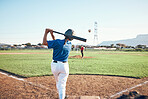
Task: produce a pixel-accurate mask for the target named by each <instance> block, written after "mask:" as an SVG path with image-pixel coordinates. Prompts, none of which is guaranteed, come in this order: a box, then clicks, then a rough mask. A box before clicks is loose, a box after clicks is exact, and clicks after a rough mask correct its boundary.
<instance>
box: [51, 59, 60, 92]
mask: <svg viewBox="0 0 148 99" xmlns="http://www.w3.org/2000/svg"><path fill="white" fill-rule="evenodd" d="M51 71H52V73H53V75H54V77H55V80H56V87H57V90H58V77H59V69H58V63H54V62H52V63H51Z"/></svg>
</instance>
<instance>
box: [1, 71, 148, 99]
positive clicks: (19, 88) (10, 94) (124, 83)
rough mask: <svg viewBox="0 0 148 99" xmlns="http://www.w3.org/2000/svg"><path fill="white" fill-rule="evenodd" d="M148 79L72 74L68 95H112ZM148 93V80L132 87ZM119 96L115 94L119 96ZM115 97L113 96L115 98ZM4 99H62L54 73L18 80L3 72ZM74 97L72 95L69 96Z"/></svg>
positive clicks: (142, 92)
mask: <svg viewBox="0 0 148 99" xmlns="http://www.w3.org/2000/svg"><path fill="white" fill-rule="evenodd" d="M145 81H148V78H143V79H135V78H125V77H115V76H100V75H69V78H68V81H67V90H66V94H67V95H68V96H72V97H73V96H100V97H101V99H102V98H110V96H112V95H114V94H116V93H118V92H121V91H123V90H126V89H127V88H131V87H133V86H136V85H138V84H141V83H143V82H145ZM132 90H135V91H138V92H139V93H140V94H142V95H148V83H146V84H144V85H142V86H138V87H136V88H133V89H131V90H130V91H132ZM118 96H119V95H117V96H115V97H118ZM115 97H113V98H115ZM0 99H58V94H57V91H56V86H55V80H54V77H53V76H43V77H31V78H20V79H16V78H14V77H13V76H11V75H4V74H1V73H0ZM69 99H70V97H69Z"/></svg>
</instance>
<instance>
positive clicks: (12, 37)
mask: <svg viewBox="0 0 148 99" xmlns="http://www.w3.org/2000/svg"><path fill="white" fill-rule="evenodd" d="M95 21H97V23H98V40H99V41H98V43H101V42H102V41H109V40H112V41H113V40H121V39H128V38H135V37H136V36H137V35H138V34H148V0H0V43H8V44H22V43H27V42H31V43H32V44H38V43H41V42H42V38H43V35H44V30H45V28H52V29H54V30H56V31H60V32H65V31H66V30H67V29H68V28H71V29H73V30H74V31H75V32H76V35H77V36H80V37H84V38H87V39H88V42H87V43H86V44H93V38H94V37H93V36H94V32H93V31H94V22H95ZM88 29H91V30H92V32H91V33H88ZM56 38H61V39H62V38H63V36H60V35H56ZM48 39H51V37H50V36H48ZM73 43H82V42H80V41H74V42H73ZM83 44H85V43H83Z"/></svg>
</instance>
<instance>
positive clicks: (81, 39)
mask: <svg viewBox="0 0 148 99" xmlns="http://www.w3.org/2000/svg"><path fill="white" fill-rule="evenodd" d="M53 32H54V33H57V34H61V35H64V36H68V37H70V38H73V39H76V40H80V41H83V42H86V40H87V39H85V38H81V37H78V36H69V35H66V34H64V33H60V32H57V31H53Z"/></svg>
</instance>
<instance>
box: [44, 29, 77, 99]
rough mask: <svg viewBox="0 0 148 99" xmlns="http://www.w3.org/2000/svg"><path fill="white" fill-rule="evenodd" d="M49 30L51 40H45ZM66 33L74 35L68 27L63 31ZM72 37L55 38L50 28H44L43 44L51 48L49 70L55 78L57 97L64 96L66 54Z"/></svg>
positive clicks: (67, 68)
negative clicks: (51, 56) (51, 55)
mask: <svg viewBox="0 0 148 99" xmlns="http://www.w3.org/2000/svg"><path fill="white" fill-rule="evenodd" d="M49 32H50V34H51V37H52V39H53V40H49V41H47V34H48V33H49ZM65 34H66V35H71V36H73V35H74V31H73V30H72V29H68V30H67V31H66V32H65ZM72 40H73V39H72V38H70V37H65V39H63V40H60V39H55V36H54V35H53V30H52V29H46V30H45V34H44V38H43V45H47V46H48V48H53V58H52V59H53V60H52V62H51V71H52V73H53V75H54V77H55V80H56V87H57V90H58V94H59V99H64V98H65V91H66V82H67V78H68V75H69V65H68V56H69V53H70V50H71V46H72V44H71V42H70V41H72Z"/></svg>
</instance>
